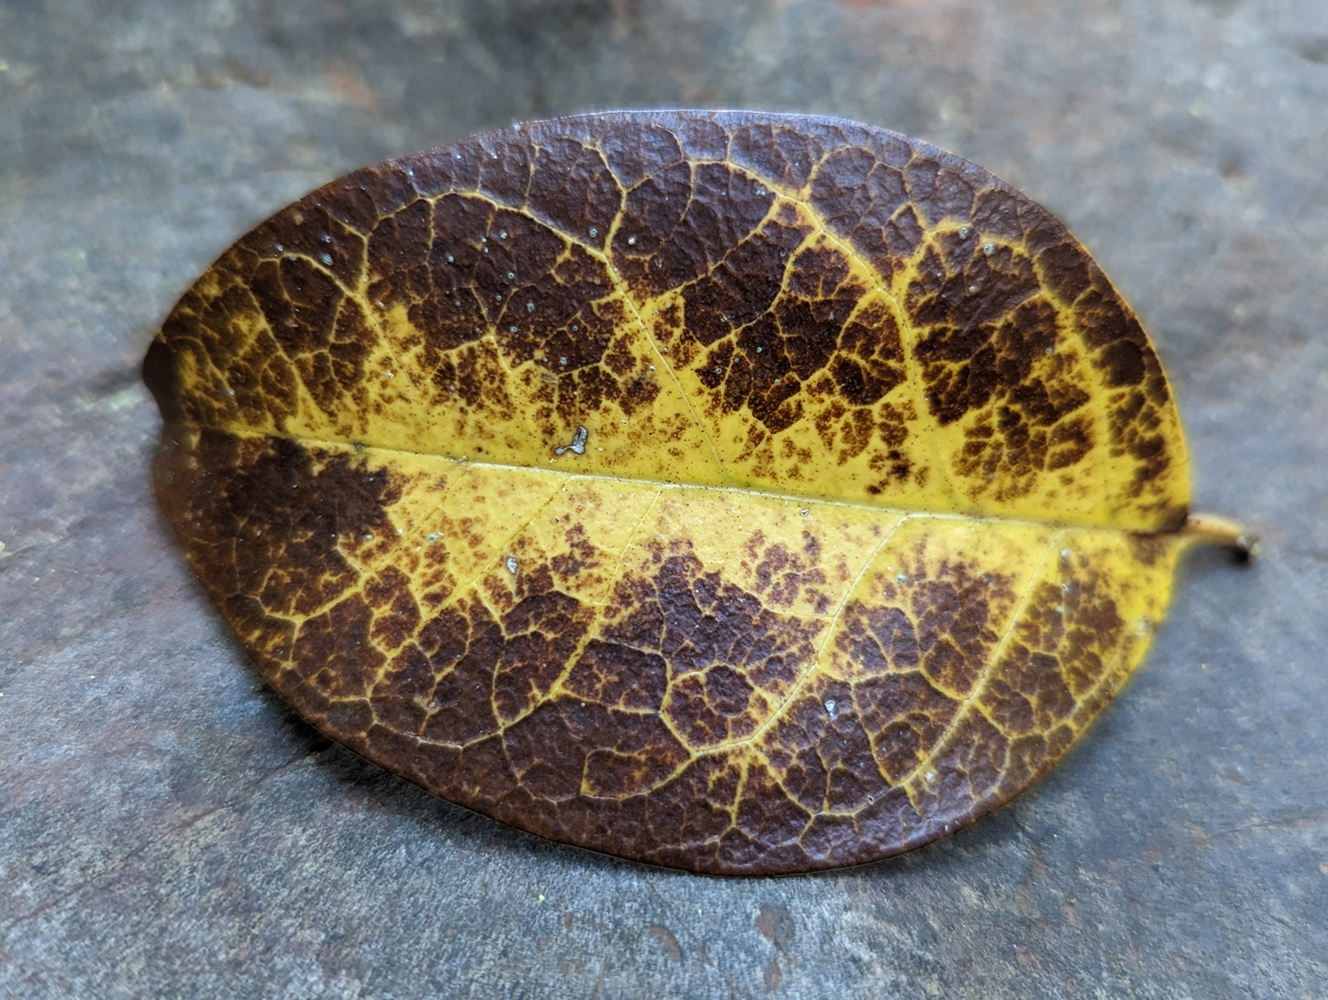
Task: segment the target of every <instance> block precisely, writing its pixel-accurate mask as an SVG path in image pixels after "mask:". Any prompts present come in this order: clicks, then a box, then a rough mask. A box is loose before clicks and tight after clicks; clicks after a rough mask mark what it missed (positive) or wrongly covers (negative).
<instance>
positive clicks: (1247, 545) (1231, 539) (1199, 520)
mask: <svg viewBox="0 0 1328 1000" xmlns="http://www.w3.org/2000/svg"><path fill="white" fill-rule="evenodd" d="M1180 533H1181V534H1182V535H1184V536H1186V537H1187V538H1189V539H1191V540H1192V541H1193V542H1194V543H1195V544H1197V545H1222V546H1224V547H1226V548H1228V549H1231V550H1232V551H1233V552H1234V553H1236V555H1238V556H1239V557H1240V558H1242V559H1251V558H1253V557H1254V555H1255V554H1256V553H1257V552H1258V549H1259V540H1258V539H1257V538H1255V537H1254V536H1253V535H1251V534H1250V533H1249V532H1248V531H1246V530H1245V526H1244V525H1242V524H1238V523H1236V522H1235V521H1232V520H1231V519H1230V518H1226V517H1219V516H1218V515H1216V514H1191V515H1190V518H1189V520H1188V521H1186V522H1185V527H1183V528H1181V529H1180Z"/></svg>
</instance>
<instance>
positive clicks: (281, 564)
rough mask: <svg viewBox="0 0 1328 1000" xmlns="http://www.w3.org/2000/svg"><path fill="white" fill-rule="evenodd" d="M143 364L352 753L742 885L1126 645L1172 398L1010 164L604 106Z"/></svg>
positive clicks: (985, 746) (937, 804)
mask: <svg viewBox="0 0 1328 1000" xmlns="http://www.w3.org/2000/svg"><path fill="white" fill-rule="evenodd" d="M144 374H145V378H146V380H147V382H148V384H149V386H150V387H151V388H152V390H153V392H154V394H155V395H156V397H157V399H158V402H159V404H160V407H161V411H162V414H163V417H164V420H165V429H164V432H163V442H164V444H163V448H162V451H161V453H160V455H159V457H158V459H157V462H156V484H157V491H158V495H159V497H160V499H161V503H162V506H163V508H164V509H165V511H166V514H167V517H168V518H169V520H170V522H171V524H172V525H173V527H174V528H175V531H176V532H177V534H178V535H179V538H180V540H181V542H182V543H183V545H184V549H185V552H186V554H187V556H188V558H189V561H190V563H191V564H192V565H193V567H194V569H195V570H196V571H197V573H198V575H199V577H200V579H201V580H202V582H203V584H204V586H205V587H206V589H207V591H208V593H209V594H210V595H211V597H212V599H213V600H214V601H215V602H216V604H217V606H218V608H220V609H221V612H222V614H223V615H224V616H225V618H226V620H227V621H228V622H229V623H230V624H231V626H232V627H233V628H234V629H235V631H236V632H237V633H238V635H239V636H240V638H241V640H242V641H243V642H244V644H245V647H246V648H247V649H248V651H249V652H250V654H251V655H252V657H253V658H254V660H255V661H256V662H257V664H258V666H259V668H260V670H261V671H262V673H263V675H264V676H265V677H266V678H267V679H268V680H269V681H270V682H271V684H272V685H273V686H274V687H275V688H276V689H277V690H278V691H279V692H280V693H281V694H282V695H283V696H284V697H285V698H286V699H287V700H288V701H289V702H290V703H291V704H292V705H293V706H294V707H295V708H296V710H297V711H299V712H300V714H301V715H303V716H304V717H305V718H306V719H308V720H309V721H310V722H311V723H313V724H314V725H315V726H316V727H318V728H319V729H320V730H321V731H322V732H324V733H326V734H327V735H328V736H330V737H332V738H334V739H336V740H338V741H340V742H341V743H343V744H345V745H346V746H348V747H350V748H351V749H353V750H355V751H356V752H358V753H360V754H363V755H364V756H365V757H367V758H369V759H370V760H372V761H375V762H377V763H378V764H381V765H382V766H384V767H386V768H388V769H390V770H392V771H393V772H395V773H396V774H399V775H401V776H402V777H405V778H407V779H408V780H410V781H413V782H415V783H416V784H419V785H421V786H422V787H423V788H425V789H427V790H428V791H430V792H432V793H434V794H435V795H439V796H441V797H443V798H446V799H449V800H450V801H453V802H456V803H459V804H461V805H464V806H467V807H469V808H471V809H475V810H478V811H480V812H483V813H486V814H488V815H490V816H493V817H495V818H497V819H500V820H502V821H504V822H507V823H511V824H513V825H515V826H518V827H520V828H522V829H524V830H529V831H531V832H533V833H536V834H539V835H541V836H544V837H549V838H551V839H554V840H559V841H565V842H567V843H571V844H577V845H580V846H582V847H588V848H593V849H595V850H598V851H604V852H607V853H610V854H616V855H621V856H623V857H627V858H634V859H638V860H641V861H648V862H652V863H655V864H661V865H668V866H674V867H679V868H687V869H692V870H695V871H701V872H711V873H719V874H774V873H787V872H796V871H805V870H809V869H817V868H830V867H836V866H840V865H850V864H858V863H862V862H866V861H873V860H876V859H879V858H883V857H887V856H889V855H892V854H897V853H899V852H901V851H906V850H910V849H912V848H915V847H917V846H919V845H921V844H925V843H927V842H929V841H932V840H935V839H936V838H938V837H941V836H943V835H945V834H947V833H949V832H951V831H953V830H956V829H958V828H960V827H962V826H964V825H966V824H968V823H971V822H972V821H973V820H974V819H976V818H977V817H979V816H981V815H983V814H985V813H987V812H990V811H991V810H992V809H994V808H996V807H997V806H999V805H1000V804H1002V803H1003V802H1006V801H1008V800H1009V799H1010V798H1011V797H1013V796H1014V795H1017V794H1018V793H1019V792H1020V791H1022V790H1023V789H1025V788H1027V787H1028V786H1029V785H1030V784H1031V783H1032V782H1033V781H1035V780H1036V779H1037V777H1038V776H1039V775H1041V774H1042V773H1043V772H1044V771H1045V770H1046V769H1047V768H1048V767H1049V766H1050V765H1051V764H1052V763H1053V762H1054V761H1055V760H1056V759H1057V758H1058V757H1059V756H1060V755H1061V754H1062V753H1064V752H1065V750H1066V748H1067V747H1068V746H1069V745H1070V743H1071V742H1072V741H1073V740H1074V738H1075V737H1076V736H1077V735H1078V734H1079V733H1080V732H1082V731H1083V729H1084V727H1085V726H1087V725H1088V723H1089V721H1090V720H1091V719H1092V718H1093V716H1094V715H1095V714H1096V713H1097V712H1098V711H1099V710H1100V709H1101V708H1102V706H1103V705H1105V704H1106V703H1107V701H1109V700H1110V699H1111V697H1112V695H1113V694H1114V693H1115V691H1116V690H1117V689H1118V688H1119V687H1120V686H1121V684H1122V683H1123V682H1124V681H1125V679H1126V677H1127V676H1128V675H1129V674H1130V672H1131V671H1132V670H1133V669H1134V667H1135V666H1136V665H1137V664H1138V662H1139V660H1140V658H1141V657H1142V656H1143V654H1144V651H1145V649H1146V647H1147V645H1148V642H1149V640H1150V638H1151V636H1152V634H1153V632H1154V630H1155V628H1156V627H1157V623H1158V622H1160V621H1161V619H1162V617H1163V614H1164V612H1165V609H1166V603H1167V598H1168V593H1169V590H1170V586H1171V580H1172V575H1173V570H1174V567H1175V562H1176V558H1177V556H1178V554H1179V552H1180V551H1181V550H1182V548H1183V547H1184V546H1185V545H1186V544H1188V543H1189V542H1191V541H1193V540H1194V539H1196V538H1199V537H1213V538H1218V539H1220V540H1225V541H1228V542H1230V541H1232V540H1234V538H1235V535H1236V531H1235V529H1231V528H1230V527H1229V526H1227V525H1225V524H1221V523H1218V524H1216V525H1213V524H1209V525H1207V526H1202V525H1200V526H1195V525H1191V526H1190V527H1188V528H1187V527H1186V525H1187V509H1188V499H1189V498H1188V475H1187V467H1186V457H1185V448H1184V443H1183V440H1182V436H1181V429H1180V423H1179V419H1178V416H1177V412H1176V408H1175V405H1174V403H1173V400H1172V397H1171V394H1170V392H1169V391H1168V387H1167V381H1166V378H1165V377H1164V375H1163V373H1162V369H1161V366H1160V365H1159V363H1158V360H1157V357H1156V355H1155V354H1154V352H1153V348H1152V346H1151V345H1150V343H1149V341H1148V338H1147V337H1146V336H1145V334H1144V332H1143V330H1142V329H1141V328H1140V326H1139V323H1138V322H1137V321H1136V319H1135V317H1134V315H1133V313H1132V312H1131V311H1130V309H1129V307H1128V306H1127V305H1126V304H1125V303H1124V302H1123V301H1122V300H1121V299H1120V297H1119V296H1118V295H1117V294H1116V292H1115V290H1114V289H1113V288H1112V286H1111V284H1110V283H1109V282H1108V281H1107V279H1106V278H1105V277H1104V276H1103V274H1102V272H1101V270H1100V269H1099V268H1098V267H1097V265H1096V264H1095V263H1094V262H1093V261H1092V259H1091V258H1090V257H1089V256H1088V254H1087V253H1086V252H1085V251H1084V250H1083V248H1082V247H1081V246H1080V245H1079V244H1078V243H1077V242H1076V241H1075V240H1074V239H1073V238H1072V237H1071V236H1070V235H1069V234H1068V233H1067V232H1066V230H1065V229H1064V227H1062V226H1061V225H1060V224H1059V223H1058V222H1057V221H1056V220H1055V219H1053V218H1052V217H1051V216H1050V215H1049V214H1048V213H1047V212H1046V211H1045V210H1044V209H1042V208H1040V207H1039V206H1038V205H1036V204H1034V203H1033V202H1031V201H1029V200H1028V199H1027V198H1026V197H1024V196H1023V195H1022V194H1020V193H1019V192H1018V191H1015V190H1014V189H1012V188H1011V187H1010V186H1009V185H1007V184H1005V183H1003V182H1001V181H999V180H998V179H996V178H995V177H993V176H992V175H990V174H989V173H987V172H986V171H984V170H982V169H981V168H979V167H977V166H975V165H973V164H971V163H968V162H967V161H964V160H962V159H959V158H958V157H955V156H953V155H950V154H948V153H944V152H942V151H941V150H938V149H936V148H934V147H931V146H928V145H926V144H924V143H921V142H917V141H915V140H911V139H907V138H905V137H903V136H900V135H896V134H894V133H890V132H885V131H881V130H878V129H872V128H867V127H864V126H860V125H854V124H850V123H847V122H841V121H833V120H828V119H820V118H807V117H792V116H781V115H767V114H728V113H726V114H715V113H700V112H652V113H639V114H638V113H632V114H612V115H590V116H585V117H578V118H566V119H560V120H556V121H550V122H538V123H534V124H530V125H519V126H513V127H511V128H506V129H500V130H498V131H495V132H489V133H486V134H483V135H480V136H477V137H475V138H473V139H468V140H466V141H465V142H461V143H458V144H456V145H454V146H449V147H444V148H442V149H437V150H433V151H430V152H426V153H420V154H417V155H415V156H409V157H405V158H403V159H400V160H394V161H391V162H388V163H384V164H381V165H379V166H376V167H370V168H367V169H364V170H360V171H357V172H355V173H353V174H350V175H348V176H347V177H344V178H342V179H341V180H338V181H334V182H333V183H331V184H329V185H328V186H326V187H324V188H322V189H320V190H318V191H316V192H314V193H313V194H311V195H309V196H308V197H306V198H304V199H302V200H301V201H299V202H297V203H295V204H294V205H291V206H290V207H288V208H286V209H284V210H282V211H281V212H279V213H278V214H277V215H275V216H273V217H272V218H271V219H270V220H268V221H267V222H265V223H263V224H262V225H261V226H259V227H258V228H257V229H255V230H254V231H253V232H251V233H249V234H248V235H247V236H245V237H244V238H242V239H241V240H240V241H239V242H238V243H236V244H235V245H234V246H233V247H232V248H231V249H230V250H228V251H227V252H226V253H225V254H224V255H223V256H222V257H221V259H220V260H218V261H217V262H216V263H215V264H214V265H213V266H212V267H211V268H209V269H208V271H207V272H206V273H205V274H204V275H203V276H202V277H201V278H200V279H199V281H198V282H197V283H196V284H195V285H194V287H193V288H191V289H190V290H189V291H188V292H187V293H186V294H185V296H184V297H183V298H182V299H181V301H180V302H179V304H178V305H177V306H176V307H175V309H174V311H173V312H172V313H171V315H170V317H169V318H168V319H167V320H166V322H165V324H164V325H163V326H162V329H161V331H160V333H159V334H158V336H157V338H156V340H155V341H154V342H153V344H152V347H151V349H150V350H149V352H148V356H147V359H146V362H145V365H144Z"/></svg>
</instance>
